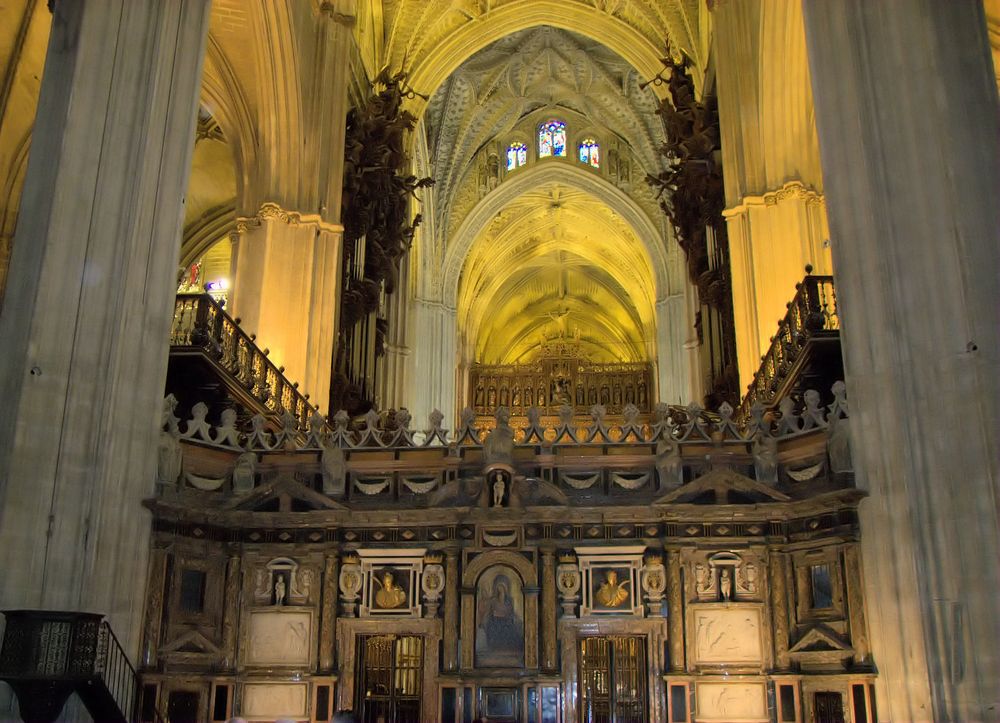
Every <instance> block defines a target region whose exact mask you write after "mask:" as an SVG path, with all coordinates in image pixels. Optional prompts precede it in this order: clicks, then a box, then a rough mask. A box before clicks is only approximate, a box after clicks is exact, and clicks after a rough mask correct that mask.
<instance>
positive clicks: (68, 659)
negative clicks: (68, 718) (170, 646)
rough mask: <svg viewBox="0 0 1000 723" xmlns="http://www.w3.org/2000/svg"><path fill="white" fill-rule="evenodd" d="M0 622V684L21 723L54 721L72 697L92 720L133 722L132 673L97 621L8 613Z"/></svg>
mask: <svg viewBox="0 0 1000 723" xmlns="http://www.w3.org/2000/svg"><path fill="white" fill-rule="evenodd" d="M4 617H5V618H6V627H5V629H4V636H3V647H2V649H0V679H2V680H5V681H7V683H9V684H10V686H11V687H12V688H13V689H14V692H15V693H16V694H17V697H18V703H19V705H20V710H21V716H22V718H24V719H25V720H31V721H45V720H55V719H56V718H57V717H58V715H59V714H60V712H61V711H62V708H63V706H64V705H65V703H66V700H67V699H68V698H69V696H70V694H71V693H73V692H75V693H77V694H78V695H79V696H80V699H81V700H82V701H83V703H84V705H85V706H86V707H87V710H88V711H89V712H90V714H91V716H93V718H94V720H101V721H112V720H114V721H132V720H134V719H135V714H136V703H137V694H138V688H137V683H138V680H137V677H136V673H135V669H134V668H133V667H132V664H131V663H130V662H129V660H128V657H127V656H126V655H125V651H124V649H123V648H122V646H121V644H120V643H119V642H118V639H117V638H116V637H115V634H114V632H113V631H112V630H111V627H110V626H109V625H108V623H107V621H105V620H102V616H101V615H97V614H93V613H81V612H58V611H49V610H11V611H7V612H5V613H4Z"/></svg>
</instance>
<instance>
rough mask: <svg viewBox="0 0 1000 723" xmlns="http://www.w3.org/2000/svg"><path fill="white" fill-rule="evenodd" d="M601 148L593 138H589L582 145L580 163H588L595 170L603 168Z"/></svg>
mask: <svg viewBox="0 0 1000 723" xmlns="http://www.w3.org/2000/svg"><path fill="white" fill-rule="evenodd" d="M600 152H601V151H600V146H599V145H598V144H597V141H595V140H594V139H593V138H587V139H585V140H583V141H582V142H581V143H580V163H586V164H588V165H590V166H593V167H594V168H600V167H601V156H600Z"/></svg>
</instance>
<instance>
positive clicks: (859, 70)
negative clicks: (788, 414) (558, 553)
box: [804, 0, 1000, 720]
mask: <svg viewBox="0 0 1000 723" xmlns="http://www.w3.org/2000/svg"><path fill="white" fill-rule="evenodd" d="M804 8H805V25H806V33H807V36H808V45H809V60H810V66H811V70H812V77H813V92H814V96H815V100H816V111H817V113H816V119H817V125H818V129H819V140H820V149H821V152H822V157H823V170H824V178H825V180H826V191H827V197H828V200H829V207H830V231H831V242H832V244H833V256H834V264H835V267H836V269H837V291H838V295H839V301H840V305H841V307H842V314H841V320H842V327H843V328H842V331H841V338H842V341H843V348H844V363H845V369H846V376H847V380H846V381H847V386H848V391H849V398H850V400H851V415H850V429H851V446H852V451H853V454H854V469H855V471H856V477H857V482H858V486H859V487H861V488H862V489H864V490H867V491H868V492H869V493H870V497H869V499H867V500H864V501H862V503H861V508H860V510H861V529H862V538H861V547H862V555H863V558H864V568H865V572H866V576H865V589H866V592H867V598H868V623H869V629H870V632H871V644H872V653H873V655H874V659H875V663H876V664H877V665H878V668H879V679H878V683H877V685H878V686H879V706H878V708H879V714H880V715H881V716H883V717H884V718H885V719H887V720H888V719H892V720H928V719H931V718H933V719H935V720H987V719H992V718H994V717H995V716H996V713H997V710H996V709H997V704H998V701H1000V646H998V645H997V640H1000V596H998V595H997V590H998V589H1000V565H998V564H997V559H998V557H1000V537H998V534H1000V528H998V525H997V509H996V504H995V503H996V500H997V496H998V494H997V480H998V479H1000V461H998V460H1000V450H998V444H1000V433H998V418H1000V314H998V311H1000V306H998V304H997V299H1000V274H998V271H997V270H998V269H1000V242H998V238H997V229H998V228H1000V204H998V203H997V199H998V198H1000V163H998V160H997V159H998V158H1000V108H998V105H1000V104H998V101H997V88H996V81H995V78H994V75H993V72H994V71H993V64H992V60H991V57H990V52H989V44H988V42H987V32H986V24H985V19H984V14H983V12H984V11H983V4H982V3H978V2H939V0H906V1H905V2H893V3H882V2H868V0H838V2H827V1H826V0H805V2H804Z"/></svg>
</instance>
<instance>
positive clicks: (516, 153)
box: [507, 141, 528, 171]
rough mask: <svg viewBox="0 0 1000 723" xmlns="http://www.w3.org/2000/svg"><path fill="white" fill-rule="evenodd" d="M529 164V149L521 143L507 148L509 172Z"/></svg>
mask: <svg viewBox="0 0 1000 723" xmlns="http://www.w3.org/2000/svg"><path fill="white" fill-rule="evenodd" d="M527 162H528V147H527V146H526V145H524V144H523V143H521V142H519V141H515V142H514V143H511V144H510V145H509V146H507V170H508V171H513V170H514V169H515V168H520V167H521V166H523V165H525V164H526V163H527Z"/></svg>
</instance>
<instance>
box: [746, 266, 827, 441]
mask: <svg viewBox="0 0 1000 723" xmlns="http://www.w3.org/2000/svg"><path fill="white" fill-rule="evenodd" d="M807 271H808V269H807ZM795 288H796V292H795V296H794V297H793V298H792V300H791V301H790V302H789V304H788V313H786V314H785V318H784V319H782V320H781V321H779V322H778V333H777V334H775V335H774V337H772V338H771V346H770V347H769V348H768V350H767V353H766V354H764V356H763V358H762V359H761V363H760V368H759V369H758V370H757V373H756V374H754V377H753V381H752V382H751V383H750V385H749V386H748V388H747V393H746V395H745V396H744V397H743V400H742V401H741V402H740V406H739V408H738V409H737V411H736V420H737V421H738V422H740V423H743V422H746V420H748V419H750V410H751V409H752V408H753V407H754V405H758V404H759V405H761V406H763V407H768V408H771V407H773V406H775V405H776V404H777V403H778V401H780V399H781V397H782V396H784V393H785V392H786V391H787V390H788V388H789V387H790V384H791V383H792V382H793V381H794V377H795V375H796V373H797V372H798V371H799V370H800V369H801V365H802V362H803V360H804V356H805V355H804V351H805V350H806V348H807V346H808V345H809V343H810V342H811V341H812V340H815V339H823V338H839V334H840V316H839V315H838V312H837V290H836V287H835V286H834V283H833V277H832V276H812V275H811V274H809V275H807V276H806V277H805V279H803V280H802V282H800V283H798V284H796V286H795ZM837 354H839V349H838V351H837ZM833 374H834V376H835V377H836V376H838V374H837V371H836V370H835V371H834V372H833Z"/></svg>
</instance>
